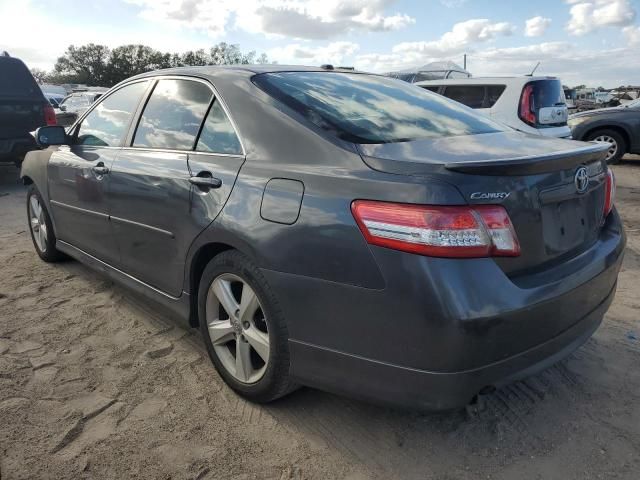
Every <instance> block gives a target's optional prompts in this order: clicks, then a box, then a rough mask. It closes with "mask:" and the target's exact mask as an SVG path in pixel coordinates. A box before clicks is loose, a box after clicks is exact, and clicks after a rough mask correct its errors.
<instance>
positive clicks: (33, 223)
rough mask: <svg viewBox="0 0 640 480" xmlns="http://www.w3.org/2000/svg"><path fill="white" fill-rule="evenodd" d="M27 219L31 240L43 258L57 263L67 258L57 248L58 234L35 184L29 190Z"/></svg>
mask: <svg viewBox="0 0 640 480" xmlns="http://www.w3.org/2000/svg"><path fill="white" fill-rule="evenodd" d="M27 221H28V222H29V233H30V234H31V241H32V242H33V246H34V248H35V249H36V253H37V254H38V256H39V257H40V258H41V259H42V260H44V261H45V262H47V263H55V262H60V261H62V260H65V259H66V258H67V257H66V255H65V254H64V253H62V252H61V251H59V250H58V249H57V248H56V235H55V233H54V232H53V224H52V223H51V217H50V216H49V212H48V211H47V207H46V205H45V203H44V201H43V200H42V196H41V195H40V192H38V189H37V188H36V187H35V185H30V186H29V189H28V190H27Z"/></svg>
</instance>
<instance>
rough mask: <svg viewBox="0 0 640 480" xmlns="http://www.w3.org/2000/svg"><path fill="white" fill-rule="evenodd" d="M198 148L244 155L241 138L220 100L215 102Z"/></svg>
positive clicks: (203, 150) (203, 128)
mask: <svg viewBox="0 0 640 480" xmlns="http://www.w3.org/2000/svg"><path fill="white" fill-rule="evenodd" d="M196 150H197V151H199V152H211V153H225V154H229V155H242V147H241V146H240V140H239V139H238V136H237V135H236V131H235V130H234V128H233V125H232V124H231V121H230V120H229V117H227V114H226V113H224V109H223V108H222V105H221V104H220V102H218V100H216V101H214V102H213V105H211V109H210V110H209V114H208V115H207V119H206V120H205V122H204V126H203V127H202V132H201V133H200V138H199V139H198V145H197V146H196Z"/></svg>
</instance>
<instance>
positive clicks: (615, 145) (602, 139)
mask: <svg viewBox="0 0 640 480" xmlns="http://www.w3.org/2000/svg"><path fill="white" fill-rule="evenodd" d="M587 140H592V141H595V142H599V143H605V144H607V145H608V146H609V150H608V151H607V157H606V160H607V163H609V164H611V165H615V164H616V163H618V162H620V159H621V158H622V157H623V156H624V154H625V153H626V152H627V143H626V142H625V140H624V137H623V136H622V135H620V134H619V133H618V132H616V131H615V130H596V131H595V132H591V133H590V134H589V136H588V138H587Z"/></svg>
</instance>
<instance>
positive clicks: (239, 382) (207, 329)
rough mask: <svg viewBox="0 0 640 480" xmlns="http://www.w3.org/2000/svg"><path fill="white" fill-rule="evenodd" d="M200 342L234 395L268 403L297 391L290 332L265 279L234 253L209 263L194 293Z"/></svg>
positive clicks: (217, 257) (225, 254)
mask: <svg viewBox="0 0 640 480" xmlns="http://www.w3.org/2000/svg"><path fill="white" fill-rule="evenodd" d="M198 316H199V320H200V330H201V332H202V336H203V338H204V343H205V346H206V348H207V352H208V353H209V357H210V358H211V361H212V362H213V364H214V366H215V367H216V370H217V371H218V373H219V374H220V376H221V377H222V378H223V380H224V381H225V382H226V383H227V385H229V387H231V388H232V389H233V390H235V391H236V392H237V393H239V394H240V395H242V396H243V397H245V398H247V399H248V400H251V401H254V402H260V403H265V402H270V401H272V400H275V399H277V398H280V397H282V396H284V395H286V394H287V393H289V392H290V391H292V390H293V389H294V388H295V385H294V384H293V383H292V382H291V381H290V379H289V346H288V340H289V335H288V330H287V326H286V324H285V322H284V319H283V317H282V313H281V311H280V308H279V306H278V302H277V300H276V298H275V295H274V294H273V292H272V291H271V289H270V288H269V285H268V284H267V282H266V280H265V278H264V276H263V275H262V273H261V272H260V270H258V269H257V268H256V267H255V266H254V265H253V264H252V263H251V261H250V260H249V259H248V258H247V257H245V256H244V255H242V254H241V253H239V252H237V251H228V252H224V253H222V254H220V255H218V256H216V257H215V258H214V259H213V260H211V261H210V262H209V264H208V265H207V267H206V268H205V270H204V273H203V274H202V279H201V281H200V288H199V291H198Z"/></svg>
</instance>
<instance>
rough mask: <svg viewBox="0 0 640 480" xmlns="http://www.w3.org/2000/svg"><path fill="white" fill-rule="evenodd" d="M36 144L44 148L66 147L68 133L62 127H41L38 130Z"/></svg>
mask: <svg viewBox="0 0 640 480" xmlns="http://www.w3.org/2000/svg"><path fill="white" fill-rule="evenodd" d="M36 143H37V144H38V145H39V146H41V147H42V148H47V147H48V146H50V145H65V144H67V132H65V130H64V127H60V126H51V127H40V128H39V129H37V130H36Z"/></svg>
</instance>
